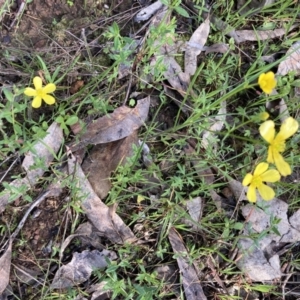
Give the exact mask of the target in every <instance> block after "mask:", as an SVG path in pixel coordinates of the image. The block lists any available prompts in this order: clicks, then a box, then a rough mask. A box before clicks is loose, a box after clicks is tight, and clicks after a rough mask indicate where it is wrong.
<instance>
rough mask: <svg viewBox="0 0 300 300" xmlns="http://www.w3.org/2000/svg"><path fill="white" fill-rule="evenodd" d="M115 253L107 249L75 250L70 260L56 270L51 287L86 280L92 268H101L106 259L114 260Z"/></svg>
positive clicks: (64, 286) (65, 286) (104, 265)
mask: <svg viewBox="0 0 300 300" xmlns="http://www.w3.org/2000/svg"><path fill="white" fill-rule="evenodd" d="M116 258H117V255H116V253H115V252H113V251H109V250H105V249H104V250H103V251H101V252H100V251H98V250H93V251H89V250H84V251H83V252H81V253H78V252H75V253H74V254H73V258H72V260H71V261H70V262H69V263H68V264H67V265H64V266H62V267H61V268H59V269H58V271H57V272H56V274H55V276H54V278H53V282H52V284H51V286H50V288H51V289H65V288H69V287H72V286H74V285H78V284H80V283H83V282H85V281H87V280H88V279H89V278H90V276H91V274H92V271H93V270H99V269H103V268H105V267H106V266H107V264H108V263H107V260H114V259H116Z"/></svg>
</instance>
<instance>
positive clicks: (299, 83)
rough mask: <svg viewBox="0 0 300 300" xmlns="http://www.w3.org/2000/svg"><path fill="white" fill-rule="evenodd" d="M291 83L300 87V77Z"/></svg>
mask: <svg viewBox="0 0 300 300" xmlns="http://www.w3.org/2000/svg"><path fill="white" fill-rule="evenodd" d="M291 85H292V86H295V87H300V79H297V80H295V81H294V82H292V83H291Z"/></svg>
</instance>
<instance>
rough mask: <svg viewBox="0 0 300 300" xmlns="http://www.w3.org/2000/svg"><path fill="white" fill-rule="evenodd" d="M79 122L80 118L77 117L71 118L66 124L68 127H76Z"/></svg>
mask: <svg viewBox="0 0 300 300" xmlns="http://www.w3.org/2000/svg"><path fill="white" fill-rule="evenodd" d="M77 122H78V117H77V116H70V117H69V118H68V119H67V120H66V124H67V125H69V126H70V125H74V124H76V123H77Z"/></svg>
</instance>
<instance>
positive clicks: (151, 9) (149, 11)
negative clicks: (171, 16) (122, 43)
mask: <svg viewBox="0 0 300 300" xmlns="http://www.w3.org/2000/svg"><path fill="white" fill-rule="evenodd" d="M163 7H164V5H163V4H162V3H161V2H160V1H156V2H154V3H152V4H151V5H149V6H147V7H145V8H143V9H141V11H140V12H139V13H137V15H136V16H135V17H134V21H135V22H138V23H139V22H141V21H146V20H148V19H150V18H151V17H152V16H153V15H154V14H155V13H156V12H157V11H158V10H160V9H161V8H163Z"/></svg>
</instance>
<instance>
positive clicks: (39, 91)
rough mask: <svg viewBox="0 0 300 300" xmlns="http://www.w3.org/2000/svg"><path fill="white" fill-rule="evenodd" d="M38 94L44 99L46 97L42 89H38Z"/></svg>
mask: <svg viewBox="0 0 300 300" xmlns="http://www.w3.org/2000/svg"><path fill="white" fill-rule="evenodd" d="M36 93H37V96H39V97H41V98H43V96H44V95H45V93H44V91H43V89H42V88H41V89H37V90H36Z"/></svg>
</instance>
